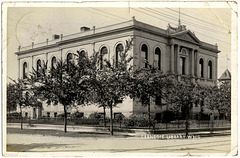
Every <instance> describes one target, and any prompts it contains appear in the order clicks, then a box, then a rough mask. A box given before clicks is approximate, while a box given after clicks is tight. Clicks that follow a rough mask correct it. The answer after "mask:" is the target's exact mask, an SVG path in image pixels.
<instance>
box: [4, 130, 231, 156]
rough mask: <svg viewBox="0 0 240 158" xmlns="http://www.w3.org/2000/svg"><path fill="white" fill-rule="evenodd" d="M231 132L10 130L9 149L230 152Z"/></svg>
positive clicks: (8, 135) (8, 137)
mask: <svg viewBox="0 0 240 158" xmlns="http://www.w3.org/2000/svg"><path fill="white" fill-rule="evenodd" d="M230 138H231V137H230V135H227V136H226V135H225V136H214V137H202V138H201V137H200V138H196V139H165V140H161V139H154V138H153V137H145V136H140V137H138V136H136V137H126V138H124V137H122V138H119V137H115V136H112V137H111V136H109V137H104V138H101V137H100V138H97V137H79V138H76V137H75V138H74V137H62V136H61V137H58V136H46V135H45V136H43V135H29V134H16V133H14V134H13V133H11V134H7V151H29V152H30V151H31V152H32V151H51V152H67V151H69V152H110V153H119V152H120V153H124V152H130V153H191V154H192V153H201V154H203V153H223V154H224V153H226V154H227V153H228V152H229V151H230V144H231V139H230Z"/></svg>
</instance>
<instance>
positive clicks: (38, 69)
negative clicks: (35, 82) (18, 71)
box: [37, 59, 41, 77]
mask: <svg viewBox="0 0 240 158" xmlns="http://www.w3.org/2000/svg"><path fill="white" fill-rule="evenodd" d="M40 69H41V60H40V59H38V60H37V77H40Z"/></svg>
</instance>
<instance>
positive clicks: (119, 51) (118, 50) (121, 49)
mask: <svg viewBox="0 0 240 158" xmlns="http://www.w3.org/2000/svg"><path fill="white" fill-rule="evenodd" d="M122 52H123V45H122V44H118V45H117V47H116V67H118V62H119V57H120V54H121V53H122Z"/></svg>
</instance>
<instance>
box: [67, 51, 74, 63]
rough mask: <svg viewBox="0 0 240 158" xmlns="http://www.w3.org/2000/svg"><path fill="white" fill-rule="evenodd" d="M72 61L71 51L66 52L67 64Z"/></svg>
mask: <svg viewBox="0 0 240 158" xmlns="http://www.w3.org/2000/svg"><path fill="white" fill-rule="evenodd" d="M72 61H73V55H72V53H68V55H67V64H69V63H70V62H72Z"/></svg>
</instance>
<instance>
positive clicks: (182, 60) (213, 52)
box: [16, 17, 220, 118]
mask: <svg viewBox="0 0 240 158" xmlns="http://www.w3.org/2000/svg"><path fill="white" fill-rule="evenodd" d="M80 30H81V31H80V32H77V33H76V34H72V35H67V36H63V35H58V36H57V35H56V36H54V38H53V39H52V40H46V41H45V42H43V43H39V44H34V43H32V45H30V46H28V47H23V48H21V47H19V51H18V52H16V54H17V55H18V68H19V69H18V72H19V78H25V77H26V76H28V74H29V72H30V71H32V68H34V69H35V70H38V69H39V66H40V65H41V64H43V62H44V61H48V63H49V64H48V67H49V69H50V68H51V67H52V66H53V65H54V64H55V63H56V61H57V60H59V59H63V60H70V59H72V58H74V56H73V55H72V54H73V53H76V52H77V50H78V51H80V52H81V51H82V52H84V53H86V54H88V55H89V56H90V55H91V54H92V53H93V50H95V51H100V52H104V54H105V55H104V56H103V58H105V59H115V60H118V54H119V51H123V50H124V49H125V41H126V40H128V39H133V48H132V49H131V50H130V51H129V52H128V54H129V55H131V56H133V63H132V64H133V65H134V68H135V69H137V68H140V67H142V68H147V66H146V65H145V63H144V60H147V61H148V62H149V63H150V64H153V65H155V66H156V67H158V69H159V70H161V71H163V73H168V74H178V75H179V79H181V76H185V75H190V76H191V77H192V79H193V82H194V81H195V79H198V82H199V83H200V84H206V85H215V84H216V81H217V60H218V53H219V52H220V51H219V50H218V46H217V45H212V44H209V43H205V42H203V41H200V40H199V39H198V38H197V37H196V36H195V34H194V33H193V32H191V31H190V30H187V29H186V26H184V25H180V24H179V25H178V27H172V26H170V25H169V26H168V28H167V30H164V29H161V28H158V27H155V26H152V25H149V24H146V23H143V22H139V21H137V20H135V18H134V17H133V18H132V20H130V21H126V22H122V23H118V24H115V25H110V26H106V27H102V28H95V27H93V28H92V29H90V28H87V27H81V28H80ZM200 106H202V105H200V103H197V105H193V107H194V108H193V113H195V112H198V111H199V109H200ZM76 110H78V111H80V112H82V113H83V115H84V116H88V115H89V114H91V113H93V112H99V113H103V109H102V108H98V107H97V106H95V105H91V106H87V107H85V106H82V105H79V107H78V108H77V109H70V110H69V113H72V112H74V111H76ZM113 111H114V115H115V114H118V113H122V114H124V115H125V116H126V117H128V116H129V115H131V114H133V113H134V114H141V113H147V107H143V106H141V104H139V103H138V102H137V101H136V100H133V99H130V98H126V99H125V100H123V102H122V103H120V104H118V106H117V107H115V108H114V109H113ZM163 111H166V106H161V104H160V101H159V99H151V115H152V116H158V117H162V112H163ZM61 113H63V107H62V106H54V105H49V106H47V105H46V104H44V106H43V109H36V108H29V109H25V110H24V112H23V114H22V115H23V116H26V117H28V116H30V115H31V117H32V118H38V117H40V116H42V115H44V116H47V117H57V115H59V114H61ZM106 113H107V115H109V112H108V110H107V112H106Z"/></svg>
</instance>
